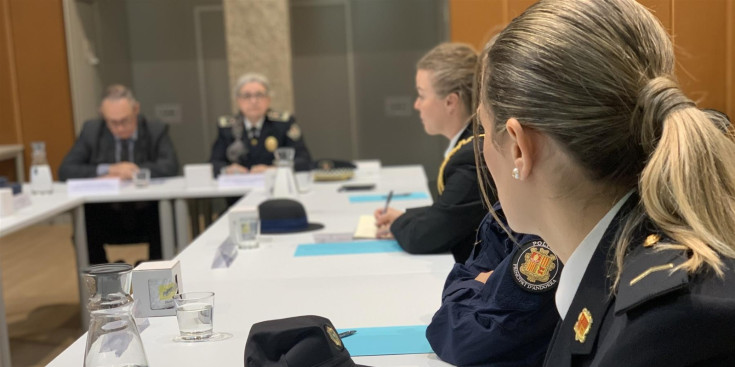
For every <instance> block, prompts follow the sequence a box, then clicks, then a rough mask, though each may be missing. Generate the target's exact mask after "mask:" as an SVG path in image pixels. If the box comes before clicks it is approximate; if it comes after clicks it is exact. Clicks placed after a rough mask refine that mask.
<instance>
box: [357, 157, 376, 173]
mask: <svg viewBox="0 0 735 367" xmlns="http://www.w3.org/2000/svg"><path fill="white" fill-rule="evenodd" d="M352 163H354V164H355V166H357V172H358V173H360V174H362V175H379V174H380V160H378V159H365V160H359V161H354V162H352Z"/></svg>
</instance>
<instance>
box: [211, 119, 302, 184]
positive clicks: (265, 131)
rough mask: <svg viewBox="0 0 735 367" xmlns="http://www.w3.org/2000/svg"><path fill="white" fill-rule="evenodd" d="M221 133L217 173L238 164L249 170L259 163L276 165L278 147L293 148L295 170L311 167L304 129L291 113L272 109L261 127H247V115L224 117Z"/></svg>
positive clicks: (216, 151) (215, 159)
mask: <svg viewBox="0 0 735 367" xmlns="http://www.w3.org/2000/svg"><path fill="white" fill-rule="evenodd" d="M218 127H219V134H218V136H217V141H215V144H214V146H213V147H212V157H211V159H210V161H211V162H212V165H213V168H214V172H215V174H218V173H219V172H221V170H222V168H223V167H227V166H229V165H230V164H233V163H237V164H239V165H241V166H243V167H245V168H247V169H250V168H251V167H252V166H256V165H266V166H270V165H273V161H274V159H275V156H274V153H275V151H276V149H278V148H281V147H293V148H294V149H295V151H296V153H295V157H294V169H295V170H302V171H303V170H307V169H310V168H311V156H310V154H309V151H308V149H307V148H306V144H305V143H304V138H303V134H302V132H301V129H300V128H299V126H298V125H296V122H295V121H294V118H293V116H292V115H291V114H290V113H288V112H277V111H273V110H269V111H268V112H266V114H265V116H264V117H263V122H262V124H261V125H260V127H259V129H258V130H254V131H253V130H252V129H251V130H249V131H246V129H245V117H244V116H243V115H242V114H238V115H236V116H234V117H233V116H223V117H221V118H220V119H219V120H218Z"/></svg>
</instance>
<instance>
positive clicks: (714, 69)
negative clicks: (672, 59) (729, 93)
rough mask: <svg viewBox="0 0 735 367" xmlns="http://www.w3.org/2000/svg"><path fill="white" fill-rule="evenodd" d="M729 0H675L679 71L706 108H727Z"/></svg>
mask: <svg viewBox="0 0 735 367" xmlns="http://www.w3.org/2000/svg"><path fill="white" fill-rule="evenodd" d="M727 1H729V0H708V1H707V2H706V4H704V3H703V2H702V1H701V0H675V1H674V12H673V30H674V34H673V38H674V44H675V46H676V58H677V64H678V65H677V70H676V74H677V77H678V78H679V82H680V83H681V86H682V89H683V90H684V92H685V93H686V94H687V95H688V96H689V97H690V98H692V99H694V100H695V101H697V102H698V105H699V106H701V107H706V108H716V109H718V110H722V111H724V110H725V109H726V106H725V99H726V78H727V74H728V72H727V69H728V66H727V65H726V63H727V42H726V38H727V37H726V35H727Z"/></svg>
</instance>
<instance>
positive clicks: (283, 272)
mask: <svg viewBox="0 0 735 367" xmlns="http://www.w3.org/2000/svg"><path fill="white" fill-rule="evenodd" d="M356 180H357V181H360V182H373V183H375V188H374V189H373V190H371V191H367V192H348V193H346V192H338V188H339V187H340V186H341V184H342V183H315V184H314V185H313V186H312V188H311V190H310V191H309V192H307V193H302V194H301V195H300V196H299V198H298V200H299V201H300V202H301V203H302V204H303V205H304V207H305V208H306V211H307V215H308V220H309V222H318V223H321V224H323V225H324V228H322V229H319V230H316V231H312V232H302V233H296V234H281V235H265V234H262V235H261V236H260V238H259V247H258V248H256V249H247V250H246V249H240V250H237V254H236V257H235V258H234V260H232V261H231V262H230V263H229V266H219V267H217V266H214V264H215V263H216V262H217V260H218V258H220V257H221V256H222V249H223V248H225V247H226V246H227V241H228V235H229V228H228V221H227V218H226V215H223V216H222V217H221V218H219V219H218V220H217V221H215V222H214V223H213V224H212V225H211V226H210V227H209V228H208V229H207V230H206V231H205V232H204V233H202V234H201V235H200V236H199V237H198V238H197V239H195V240H194V241H193V242H192V243H191V244H190V245H189V246H188V247H186V248H185V249H184V250H183V251H182V252H181V253H179V254H178V255H177V256H176V259H177V260H178V261H179V262H180V264H181V271H182V273H181V279H182V283H181V286H182V290H183V291H184V292H190V291H213V292H215V306H214V311H213V312H214V315H215V316H214V330H215V332H219V333H225V334H227V335H229V336H230V337H229V338H226V339H225V340H217V341H207V342H198V343H182V342H175V341H174V338H175V337H176V336H177V335H178V326H177V321H176V317H175V316H167V317H150V318H147V319H145V320H142V319H138V322H139V324H141V325H142V327H141V329H142V331H141V338H142V341H143V345H144V348H145V351H146V354H147V358H148V362H149V365H152V366H164V365H177V366H199V365H207V366H209V365H217V366H236V365H243V363H244V362H243V360H244V348H245V341H246V339H247V336H248V333H249V330H250V327H251V326H252V325H253V324H254V323H257V322H260V321H264V320H270V319H279V318H285V317H292V316H298V315H309V314H314V315H320V316H323V317H327V318H329V319H330V320H331V321H332V323H333V324H334V325H335V327H337V328H338V329H358V330H361V328H381V327H403V326H411V327H414V326H419V327H421V326H425V325H427V324H428V323H429V322H430V320H431V317H432V315H433V314H434V312H435V311H436V310H437V309H438V308H439V306H440V304H441V291H442V287H443V284H444V281H445V279H446V276H447V274H448V273H449V271H450V269H451V268H452V266H453V263H454V260H453V258H452V256H451V255H449V254H438V255H409V254H407V253H405V252H403V251H389V252H374V253H359V252H358V253H349V252H347V253H338V254H324V255H321V256H295V253H296V250H297V248H299V247H300V246H304V245H306V246H311V245H312V244H314V243H315V242H320V241H323V240H324V239H325V238H326V239H327V240H328V239H330V238H345V237H350V235H351V233H352V232H354V230H355V227H356V225H357V222H358V218H359V216H360V215H366V214H372V213H373V211H374V210H375V209H376V208H378V207H382V206H383V205H384V199H383V200H380V201H379V200H358V199H365V198H368V199H370V198H372V199H381V198H384V197H385V195H386V194H387V193H388V192H389V191H390V190H393V191H394V192H395V193H404V195H398V196H397V198H396V199H394V201H392V202H391V206H392V207H395V208H398V209H406V208H410V207H416V206H424V205H429V204H431V202H432V201H431V196H430V194H429V191H428V188H427V186H426V176H425V173H424V171H423V168H422V167H420V166H401V167H384V168H382V169H381V170H380V173H379V174H378V175H373V176H372V177H365V176H362V177H361V176H360V174H359V172H358V175H357V177H356ZM405 193H411V195H405ZM413 194H418V195H413ZM401 197H403V198H405V200H401ZM267 199H268V195H267V194H266V193H265V190H262V189H253V190H251V191H250V192H249V193H248V194H247V195H246V196H244V197H243V198H242V199H241V200H240V201H239V202H238V203H237V204H235V205H236V206H251V207H252V206H257V205H258V204H260V203H261V202H263V201H264V200H267ZM319 238H321V240H319ZM340 241H352V240H351V239H349V240H338V241H337V242H340ZM355 243H359V241H358V242H355ZM343 245H345V246H350V245H351V242H350V243H345V244H343ZM220 265H221V264H220ZM359 334H360V333H359V332H358V334H356V336H351V337H349V338H359ZM349 338H347V339H345V345H346V346H347V347H348V350H349V349H350V343H349V342H350V339H349ZM354 340H357V339H354ZM85 345H86V334H85V335H83V336H81V337H80V338H79V339H78V340H76V341H75V342H74V343H73V344H72V345H71V346H70V347H69V348H67V349H66V350H65V351H64V352H63V353H62V354H60V355H59V356H58V357H57V358H56V359H54V360H53V361H52V362H51V364H50V366H78V365H80V364H82V363H83V360H84V351H85ZM353 359H354V360H355V362H356V363H360V364H367V365H377V366H447V364H446V363H444V362H442V361H440V360H439V359H438V358H437V357H436V355H434V354H433V353H421V354H395V355H372V356H358V357H353Z"/></svg>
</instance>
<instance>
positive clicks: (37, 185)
mask: <svg viewBox="0 0 735 367" xmlns="http://www.w3.org/2000/svg"><path fill="white" fill-rule="evenodd" d="M31 147H32V148H33V153H31V175H30V177H31V192H32V193H34V194H49V193H51V191H53V181H54V180H53V177H52V176H51V167H49V165H48V161H47V160H46V143H44V142H42V141H34V142H32V143H31Z"/></svg>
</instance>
